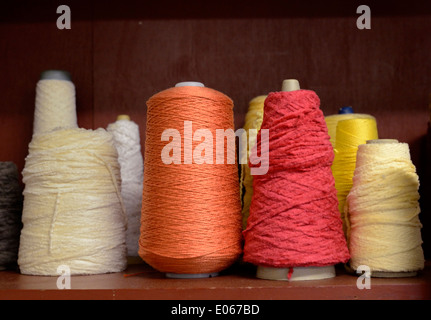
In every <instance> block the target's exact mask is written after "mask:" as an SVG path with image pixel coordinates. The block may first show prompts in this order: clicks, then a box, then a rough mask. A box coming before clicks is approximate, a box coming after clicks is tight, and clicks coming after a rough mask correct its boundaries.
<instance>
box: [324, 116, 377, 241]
mask: <svg viewBox="0 0 431 320" xmlns="http://www.w3.org/2000/svg"><path fill="white" fill-rule="evenodd" d="M377 138H378V132H377V123H376V120H375V119H374V117H371V116H369V117H365V118H357V119H348V120H342V121H339V122H338V124H337V130H336V141H335V149H334V162H333V163H332V167H331V169H332V174H333V175H334V180H335V189H337V198H338V209H339V211H340V214H341V219H342V221H343V231H344V234H345V235H346V234H347V222H346V217H345V215H344V205H345V202H346V197H347V195H348V194H349V191H350V189H351V188H352V184H353V181H352V179H353V174H354V171H355V167H356V153H357V151H358V146H359V145H361V144H365V143H366V142H367V140H374V139H377Z"/></svg>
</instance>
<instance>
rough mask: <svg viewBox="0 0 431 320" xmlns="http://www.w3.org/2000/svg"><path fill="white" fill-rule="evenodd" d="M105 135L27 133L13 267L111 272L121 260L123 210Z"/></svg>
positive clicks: (117, 176)
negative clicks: (18, 236)
mask: <svg viewBox="0 0 431 320" xmlns="http://www.w3.org/2000/svg"><path fill="white" fill-rule="evenodd" d="M117 157H118V155H117V151H116V149H115V147H114V144H113V141H112V135H111V134H109V133H108V132H106V131H105V130H104V129H97V130H94V131H93V130H85V129H80V128H79V129H64V130H54V131H52V132H50V133H47V134H36V135H33V139H32V141H31V143H30V145H29V154H28V156H27V158H26V161H25V168H24V170H23V182H24V184H25V189H24V210H23V215H22V222H23V229H22V231H21V239H20V249H19V257H18V264H19V267H20V271H21V273H24V274H31V275H58V274H57V268H58V267H59V266H60V265H67V266H68V267H69V268H70V270H71V274H97V273H107V272H119V271H122V270H124V269H125V267H126V263H127V260H126V245H125V234H126V233H125V231H126V216H125V213H124V210H123V208H122V205H121V194H120V179H121V176H120V167H119V164H118V161H117Z"/></svg>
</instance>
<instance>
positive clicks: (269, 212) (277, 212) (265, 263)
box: [243, 79, 350, 281]
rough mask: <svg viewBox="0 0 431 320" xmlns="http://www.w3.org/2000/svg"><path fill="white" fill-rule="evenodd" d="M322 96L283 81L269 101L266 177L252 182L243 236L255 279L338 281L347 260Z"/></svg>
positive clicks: (262, 127)
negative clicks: (339, 268) (340, 266)
mask: <svg viewBox="0 0 431 320" xmlns="http://www.w3.org/2000/svg"><path fill="white" fill-rule="evenodd" d="M319 106H320V100H319V98H318V96H317V95H316V94H315V93H314V92H313V91H310V90H300V88H299V82H298V81H297V80H294V79H292V80H285V81H283V86H282V92H273V93H270V94H269V95H268V97H267V98H266V100H265V106H264V110H265V112H264V117H263V122H262V126H261V130H260V132H259V134H258V137H257V143H256V145H255V146H256V148H257V150H259V149H260V148H261V145H262V143H265V142H262V140H261V131H262V129H269V130H270V139H269V159H270V165H269V170H268V173H267V174H266V175H262V176H258V175H256V176H253V189H254V193H253V198H252V202H251V205H250V216H249V219H248V225H247V229H246V230H244V232H243V234H244V240H245V243H244V261H246V262H250V263H253V264H255V265H257V266H258V267H257V277H258V278H263V279H271V280H291V281H293V280H314V279H325V278H332V277H334V276H335V268H334V265H335V264H337V263H340V262H347V261H348V259H349V257H350V256H349V253H348V249H347V245H346V241H345V238H344V235H343V230H342V222H341V218H340V215H339V213H338V210H337V197H336V190H335V187H334V180H333V176H332V173H331V168H330V166H331V163H332V160H333V156H334V154H333V149H332V146H331V144H330V142H329V136H328V133H327V128H326V124H325V121H324V116H323V113H322V111H321V110H320V108H319Z"/></svg>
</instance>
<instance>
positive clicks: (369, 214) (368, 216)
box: [347, 139, 424, 277]
mask: <svg viewBox="0 0 431 320" xmlns="http://www.w3.org/2000/svg"><path fill="white" fill-rule="evenodd" d="M418 189H419V178H418V176H417V174H416V168H415V166H414V165H413V163H412V162H411V159H410V150H409V146H408V144H407V143H399V142H398V141H397V140H394V139H377V140H371V141H367V143H366V144H362V145H360V146H359V148H358V153H357V163H356V169H355V174H354V177H353V187H352V189H351V190H350V193H349V195H348V196H347V204H348V206H347V210H348V212H347V214H348V217H349V219H348V221H349V223H350V228H349V233H348V239H349V249H350V252H351V260H350V267H351V268H352V269H354V270H356V269H357V268H358V267H359V266H360V265H366V266H368V267H369V268H370V270H371V276H372V277H408V276H414V275H416V273H417V271H419V270H422V269H423V268H424V255H423V250H422V247H421V245H422V239H421V233H420V229H421V227H422V225H421V223H420V220H419V216H418V215H419V212H420V207H419V202H418V200H419V192H418Z"/></svg>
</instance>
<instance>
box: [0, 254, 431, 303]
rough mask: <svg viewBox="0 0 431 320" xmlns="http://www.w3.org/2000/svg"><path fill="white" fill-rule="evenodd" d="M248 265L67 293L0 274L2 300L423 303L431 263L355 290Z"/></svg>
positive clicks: (116, 277)
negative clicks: (272, 276) (277, 276)
mask: <svg viewBox="0 0 431 320" xmlns="http://www.w3.org/2000/svg"><path fill="white" fill-rule="evenodd" d="M254 271H255V269H254V267H253V266H250V265H238V266H235V267H233V268H231V270H228V271H227V272H225V274H221V275H220V276H218V277H214V278H207V279H168V278H165V277H164V275H163V274H161V273H159V272H157V271H155V270H153V269H152V268H150V267H149V266H147V265H145V264H135V265H130V266H129V267H128V269H127V270H125V271H124V272H121V273H112V274H101V275H90V276H72V278H71V289H63V290H60V289H57V277H44V276H28V275H22V274H19V273H17V272H13V271H2V272H0V299H2V300H63V299H67V300H87V299H91V300H134V299H139V300H328V299H330V300H428V299H431V265H430V264H429V263H428V264H427V265H426V268H425V270H423V271H422V272H421V273H420V274H418V276H416V277H411V278H397V279H390V278H385V279H384V278H371V288H370V289H362V290H360V289H358V288H357V286H356V282H357V279H358V277H357V276H355V275H351V274H347V273H346V272H345V271H344V269H343V267H341V266H340V267H337V276H336V277H335V278H332V279H326V280H315V281H301V282H285V281H271V280H262V279H257V278H255V273H254Z"/></svg>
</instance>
